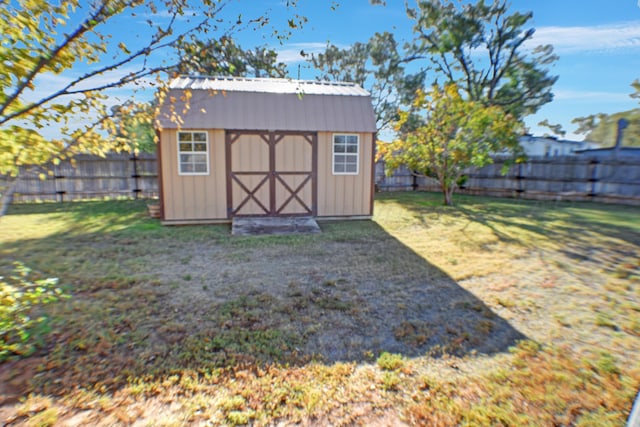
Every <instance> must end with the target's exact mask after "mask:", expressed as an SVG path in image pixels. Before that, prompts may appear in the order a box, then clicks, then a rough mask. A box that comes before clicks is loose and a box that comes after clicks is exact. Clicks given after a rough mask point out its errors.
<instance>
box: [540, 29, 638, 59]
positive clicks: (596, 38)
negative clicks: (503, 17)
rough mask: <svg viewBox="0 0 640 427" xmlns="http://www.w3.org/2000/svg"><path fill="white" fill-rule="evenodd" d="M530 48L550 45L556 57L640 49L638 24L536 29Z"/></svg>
mask: <svg viewBox="0 0 640 427" xmlns="http://www.w3.org/2000/svg"><path fill="white" fill-rule="evenodd" d="M529 44H530V45H531V46H534V45H535V46H537V45H541V44H551V45H553V46H554V50H555V51H556V52H559V53H581V52H595V51H604V52H612V51H618V50H628V49H634V48H640V21H629V22H622V23H618V24H608V25H594V26H580V27H539V28H537V29H536V33H535V35H534V36H533V39H532V40H531V42H530V43H529Z"/></svg>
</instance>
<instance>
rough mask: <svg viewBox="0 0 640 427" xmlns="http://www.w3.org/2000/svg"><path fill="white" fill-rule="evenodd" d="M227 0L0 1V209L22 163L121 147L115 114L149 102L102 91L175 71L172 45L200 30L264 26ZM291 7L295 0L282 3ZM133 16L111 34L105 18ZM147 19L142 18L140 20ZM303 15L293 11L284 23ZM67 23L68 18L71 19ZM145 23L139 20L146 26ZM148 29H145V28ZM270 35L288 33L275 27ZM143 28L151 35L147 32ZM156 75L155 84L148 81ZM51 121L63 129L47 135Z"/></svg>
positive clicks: (41, 163)
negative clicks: (117, 104)
mask: <svg viewBox="0 0 640 427" xmlns="http://www.w3.org/2000/svg"><path fill="white" fill-rule="evenodd" d="M232 3H234V2H233V1H232V0H198V1H195V0H100V1H98V0H95V1H81V0H65V1H60V2H47V1H44V0H29V1H28V0H16V1H11V2H4V3H3V6H2V7H1V8H0V31H1V32H2V34H3V38H2V42H1V43H0V57H1V58H2V65H1V66H0V181H4V182H5V183H7V184H6V186H5V187H6V188H5V189H0V192H2V199H1V203H2V208H0V215H1V214H2V213H3V212H4V209H5V208H6V206H7V204H8V203H9V202H10V200H11V194H12V192H13V188H14V185H15V182H16V179H17V177H18V174H19V172H20V171H21V170H24V168H27V167H36V168H40V169H41V170H42V173H44V172H45V169H44V168H45V165H47V164H50V163H51V162H54V163H55V162H58V161H60V160H61V159H65V158H70V157H72V156H73V155H74V154H76V153H91V154H99V155H103V154H105V153H106V152H108V151H114V150H115V151H117V150H122V149H126V148H127V147H123V146H122V141H121V140H119V139H118V138H114V137H112V136H113V135H117V134H118V132H119V131H120V130H121V129H120V128H121V126H120V125H119V123H118V122H117V117H118V115H119V114H122V113H123V112H125V111H127V112H128V113H136V114H137V113H140V114H141V115H143V116H144V117H142V118H141V119H140V120H147V119H148V111H147V110H146V109H132V108H131V106H130V105H128V106H126V107H124V108H116V109H113V108H111V105H112V104H113V100H112V99H111V98H110V97H109V91H110V90H111V89H117V88H127V89H132V88H135V87H137V86H136V85H143V84H144V85H147V86H148V85H149V84H155V86H156V87H157V88H160V89H161V90H162V89H163V88H164V87H165V85H166V84H165V83H164V82H166V81H167V80H168V79H167V78H166V76H167V75H166V74H163V73H171V72H174V71H175V70H176V69H177V64H178V63H179V61H180V58H179V57H178V56H177V55H175V48H176V46H177V45H178V44H181V43H184V42H186V41H195V40H197V39H198V38H199V37H200V36H201V35H203V34H205V35H208V37H210V38H211V37H230V36H231V35H232V34H233V33H234V32H235V31H240V30H243V29H246V28H248V27H250V26H255V27H265V26H266V25H267V24H268V22H269V19H268V16H267V15H266V14H263V15H261V16H257V17H255V18H253V19H249V20H245V19H243V18H242V15H240V16H237V15H235V16H234V15H233V14H228V15H225V13H223V12H225V10H227V8H228V7H229V5H230V4H232ZM286 5H287V7H288V8H293V7H295V5H296V1H295V0H289V1H287V2H286ZM126 19H130V20H132V21H131V22H134V23H135V25H136V26H137V30H136V33H137V35H138V37H129V38H128V40H131V41H130V42H127V43H125V42H124V41H120V40H119V36H120V35H118V34H110V33H109V30H108V27H107V26H108V24H112V23H114V22H115V23H120V24H121V25H122V24H123V23H124V24H126V22H124V20H126ZM141 21H143V22H144V21H146V24H140V22H141ZM302 21H304V18H303V17H300V16H298V15H294V16H293V17H291V18H290V19H289V21H288V22H289V27H291V28H295V27H297V26H299V25H300V23H301V22H302ZM72 23H73V24H72ZM145 25H146V26H145ZM142 27H145V29H146V33H145V31H144V30H143V29H142ZM273 32H274V34H275V36H276V37H284V36H286V35H287V34H288V32H287V31H281V30H275V29H274V30H273ZM145 34H148V35H146V36H145ZM154 78H155V83H152V82H153V81H154V80H153V79H154ZM51 128H58V129H59V130H60V135H59V136H57V137H51V136H48V135H47V131H48V129H51Z"/></svg>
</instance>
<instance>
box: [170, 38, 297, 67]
mask: <svg viewBox="0 0 640 427" xmlns="http://www.w3.org/2000/svg"><path fill="white" fill-rule="evenodd" d="M178 51H179V55H180V58H182V60H181V61H180V63H179V64H178V66H177V72H178V73H179V74H202V75H224V76H243V77H244V76H252V77H285V76H286V75H287V69H286V67H287V66H286V64H285V63H283V62H278V54H277V52H276V51H275V50H273V49H270V48H267V47H265V46H258V47H255V48H252V49H246V50H245V49H243V48H242V47H241V46H240V45H239V44H237V43H236V41H235V40H233V39H232V38H229V37H222V38H219V39H217V38H213V39H209V40H194V41H189V42H185V43H180V44H179V46H178Z"/></svg>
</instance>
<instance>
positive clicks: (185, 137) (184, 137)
mask: <svg viewBox="0 0 640 427" xmlns="http://www.w3.org/2000/svg"><path fill="white" fill-rule="evenodd" d="M178 140H179V141H191V133H190V132H179V133H178Z"/></svg>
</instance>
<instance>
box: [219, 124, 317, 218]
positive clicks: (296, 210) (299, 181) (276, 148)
mask: <svg viewBox="0 0 640 427" xmlns="http://www.w3.org/2000/svg"><path fill="white" fill-rule="evenodd" d="M317 145H318V137H317V135H316V134H315V133H313V132H277V131H275V132H257V131H256V132H253V131H227V133H226V166H227V174H228V175H227V213H228V216H229V218H232V217H235V216H315V215H316V205H317V202H316V169H317V157H318V156H317V152H318V148H317Z"/></svg>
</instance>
